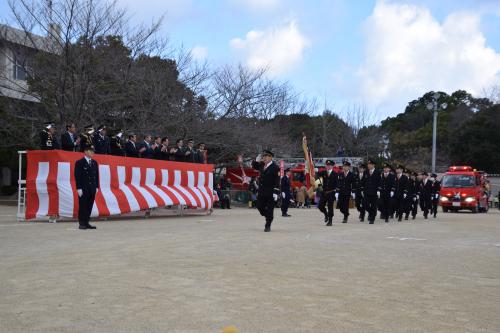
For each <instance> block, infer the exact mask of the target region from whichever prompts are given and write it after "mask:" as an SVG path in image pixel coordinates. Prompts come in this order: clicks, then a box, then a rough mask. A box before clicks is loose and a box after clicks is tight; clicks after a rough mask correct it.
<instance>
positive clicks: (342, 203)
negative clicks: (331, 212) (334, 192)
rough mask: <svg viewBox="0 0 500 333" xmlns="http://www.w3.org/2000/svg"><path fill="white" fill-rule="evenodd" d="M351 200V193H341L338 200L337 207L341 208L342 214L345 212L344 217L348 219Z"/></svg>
mask: <svg viewBox="0 0 500 333" xmlns="http://www.w3.org/2000/svg"><path fill="white" fill-rule="evenodd" d="M350 200H351V196H350V195H349V194H340V195H339V201H338V202H337V208H338V209H339V210H340V212H341V213H342V214H344V218H345V219H347V217H348V216H349V201H350Z"/></svg>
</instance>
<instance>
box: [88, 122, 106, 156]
mask: <svg viewBox="0 0 500 333" xmlns="http://www.w3.org/2000/svg"><path fill="white" fill-rule="evenodd" d="M106 130H107V129H106V126H104V125H101V126H99V128H98V129H97V132H95V133H94V136H93V137H92V142H93V144H94V148H95V153H96V154H103V155H108V154H109V153H110V148H109V138H108V137H107V136H106Z"/></svg>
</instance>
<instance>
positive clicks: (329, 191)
mask: <svg viewBox="0 0 500 333" xmlns="http://www.w3.org/2000/svg"><path fill="white" fill-rule="evenodd" d="M325 164H326V165H325V167H326V171H323V172H322V173H321V174H320V176H321V177H322V178H323V192H322V194H321V198H320V200H319V204H318V209H319V210H320V211H321V212H322V213H323V215H325V223H326V225H327V226H331V225H332V220H333V202H334V201H335V190H336V189H337V173H336V172H335V171H334V170H333V166H334V165H335V162H334V161H331V160H327V161H326V163H325Z"/></svg>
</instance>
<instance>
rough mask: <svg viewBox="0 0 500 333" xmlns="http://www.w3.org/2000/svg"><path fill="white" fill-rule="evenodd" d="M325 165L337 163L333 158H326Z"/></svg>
mask: <svg viewBox="0 0 500 333" xmlns="http://www.w3.org/2000/svg"><path fill="white" fill-rule="evenodd" d="M325 165H335V162H334V161H332V160H326V162H325Z"/></svg>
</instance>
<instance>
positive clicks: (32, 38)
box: [0, 24, 56, 102]
mask: <svg viewBox="0 0 500 333" xmlns="http://www.w3.org/2000/svg"><path fill="white" fill-rule="evenodd" d="M53 31H56V30H53ZM55 35H56V34H55ZM53 41H54V39H53V38H49V37H43V36H39V35H35V34H31V33H26V32H25V31H23V30H20V29H16V28H13V27H9V26H7V25H3V24H0V96H4V97H8V98H15V99H20V100H24V101H29V102H38V101H39V99H38V97H37V96H36V95H34V94H32V93H31V92H30V91H29V87H28V83H27V80H28V78H29V76H30V75H32V71H31V68H32V66H31V65H32V63H33V59H34V57H35V55H36V53H37V52H49V53H55V52H54V50H55V47H56V45H55V43H54V42H53Z"/></svg>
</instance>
